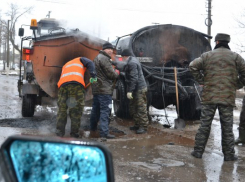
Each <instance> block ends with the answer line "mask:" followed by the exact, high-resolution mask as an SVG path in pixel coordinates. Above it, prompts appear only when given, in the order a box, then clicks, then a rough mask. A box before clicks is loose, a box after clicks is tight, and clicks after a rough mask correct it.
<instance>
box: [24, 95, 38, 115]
mask: <svg viewBox="0 0 245 182" xmlns="http://www.w3.org/2000/svg"><path fill="white" fill-rule="evenodd" d="M35 100H36V95H29V94H26V95H24V96H23V98H22V116H23V117H32V116H33V115H34V111H35Z"/></svg>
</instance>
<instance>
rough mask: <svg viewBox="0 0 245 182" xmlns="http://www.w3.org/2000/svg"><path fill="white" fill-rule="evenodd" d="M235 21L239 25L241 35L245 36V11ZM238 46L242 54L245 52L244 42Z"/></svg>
mask: <svg viewBox="0 0 245 182" xmlns="http://www.w3.org/2000/svg"><path fill="white" fill-rule="evenodd" d="M235 21H236V22H237V23H238V27H239V29H240V32H239V34H245V9H244V11H243V13H242V14H241V16H240V17H239V18H235ZM237 46H238V47H239V49H240V52H241V53H243V52H245V44H244V43H243V42H240V43H239V44H237Z"/></svg>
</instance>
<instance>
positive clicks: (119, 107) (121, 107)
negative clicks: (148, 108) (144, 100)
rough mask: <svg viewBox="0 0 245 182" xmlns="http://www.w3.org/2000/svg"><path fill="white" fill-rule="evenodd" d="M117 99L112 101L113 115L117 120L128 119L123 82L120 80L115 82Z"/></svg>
mask: <svg viewBox="0 0 245 182" xmlns="http://www.w3.org/2000/svg"><path fill="white" fill-rule="evenodd" d="M117 94H118V97H117V99H114V100H113V108H114V113H115V114H116V116H117V117H119V118H125V119H129V118H130V114H129V105H128V99H127V94H126V88H125V82H124V81H123V80H122V79H120V80H118V81H117Z"/></svg>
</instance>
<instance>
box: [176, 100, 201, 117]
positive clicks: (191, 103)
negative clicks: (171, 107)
mask: <svg viewBox="0 0 245 182" xmlns="http://www.w3.org/2000/svg"><path fill="white" fill-rule="evenodd" d="M179 112H180V118H182V119H187V120H196V119H200V113H201V112H200V110H197V109H196V102H195V96H191V97H190V98H189V99H185V100H181V101H180V108H179Z"/></svg>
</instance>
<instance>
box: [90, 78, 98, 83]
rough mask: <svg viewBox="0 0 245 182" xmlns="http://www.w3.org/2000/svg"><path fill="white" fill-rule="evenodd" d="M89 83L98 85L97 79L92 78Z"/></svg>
mask: <svg viewBox="0 0 245 182" xmlns="http://www.w3.org/2000/svg"><path fill="white" fill-rule="evenodd" d="M89 82H90V83H97V78H93V77H91V78H90V79H89Z"/></svg>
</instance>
